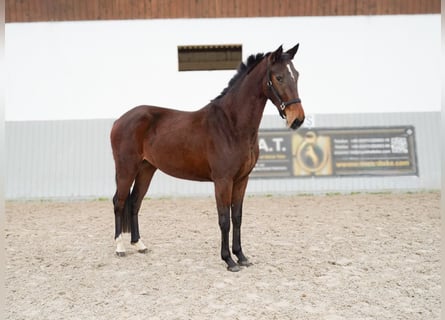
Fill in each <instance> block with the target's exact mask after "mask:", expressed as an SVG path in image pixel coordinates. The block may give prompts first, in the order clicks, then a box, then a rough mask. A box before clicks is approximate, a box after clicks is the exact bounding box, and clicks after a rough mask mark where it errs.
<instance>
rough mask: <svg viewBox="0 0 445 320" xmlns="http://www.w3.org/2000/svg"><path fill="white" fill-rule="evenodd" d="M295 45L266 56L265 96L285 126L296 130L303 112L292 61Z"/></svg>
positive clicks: (301, 122) (301, 119)
mask: <svg viewBox="0 0 445 320" xmlns="http://www.w3.org/2000/svg"><path fill="white" fill-rule="evenodd" d="M298 46H299V44H297V45H296V46H295V47H293V48H292V49H289V50H288V51H286V52H283V46H280V47H279V48H278V49H277V50H275V51H274V52H272V53H270V54H269V55H268V56H267V72H266V85H265V88H264V90H265V95H266V97H267V98H268V99H270V100H271V101H272V102H273V104H275V106H276V107H277V109H278V112H279V113H280V116H281V117H282V118H285V119H286V122H287V126H288V127H290V128H292V129H294V130H295V129H298V128H299V127H300V126H301V125H302V124H303V122H304V110H303V106H302V105H301V100H300V97H299V95H298V88H297V83H298V75H299V74H298V71H297V70H296V69H295V67H294V65H293V64H292V59H293V58H294V56H295V54H296V53H297V51H298Z"/></svg>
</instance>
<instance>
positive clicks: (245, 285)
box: [5, 192, 441, 320]
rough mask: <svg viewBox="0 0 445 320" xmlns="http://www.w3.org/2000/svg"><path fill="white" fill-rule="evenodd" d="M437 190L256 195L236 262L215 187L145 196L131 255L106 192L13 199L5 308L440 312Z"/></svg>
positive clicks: (315, 315) (260, 313)
mask: <svg viewBox="0 0 445 320" xmlns="http://www.w3.org/2000/svg"><path fill="white" fill-rule="evenodd" d="M439 200H440V194H439V193H434V192H432V193H416V194H357V195H329V196H272V197H248V198H246V200H245V206H244V216H243V226H242V239H243V248H244V252H245V253H246V255H247V256H248V257H249V258H250V260H251V261H252V262H253V263H254V265H253V266H251V267H249V268H243V269H242V270H241V271H240V272H238V273H230V272H228V271H226V269H225V264H224V263H223V261H222V260H220V258H219V250H220V233H219V227H218V223H217V215H216V210H215V203H214V201H213V199H212V198H192V199H190V198H188V199H181V198H179V199H175V198H172V199H152V200H145V201H144V203H143V205H142V210H141V213H140V229H141V235H142V238H143V240H144V242H145V244H146V245H147V247H149V252H148V253H147V254H139V253H137V252H136V251H135V250H134V249H133V248H131V247H130V246H129V240H130V238H129V235H126V237H125V239H126V244H127V250H128V252H127V256H126V257H124V258H118V257H116V256H115V254H114V249H115V248H114V241H113V230H114V218H113V213H112V206H111V202H109V201H79V202H7V203H6V232H5V234H6V257H7V261H6V279H5V282H6V290H7V292H6V318H7V319H45V320H49V319H163V320H164V319H314V320H315V319H316V320H320V319H321V320H340V319H379V320H384V319H391V320H394V319H439V316H440V257H439V254H440V237H441V234H440V204H439ZM127 241H128V242H127Z"/></svg>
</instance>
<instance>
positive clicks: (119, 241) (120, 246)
mask: <svg viewBox="0 0 445 320" xmlns="http://www.w3.org/2000/svg"><path fill="white" fill-rule="evenodd" d="M115 241H116V253H118V254H119V253H121V254H125V246H124V238H123V237H122V233H121V234H120V235H119V237H117V238H116V240H115Z"/></svg>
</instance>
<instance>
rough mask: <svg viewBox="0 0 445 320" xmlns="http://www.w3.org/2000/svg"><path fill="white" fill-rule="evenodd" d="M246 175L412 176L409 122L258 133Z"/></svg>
mask: <svg viewBox="0 0 445 320" xmlns="http://www.w3.org/2000/svg"><path fill="white" fill-rule="evenodd" d="M259 147H260V158H259V159H258V162H257V165H256V167H255V168H254V170H253V172H252V174H251V177H252V178H279V177H305V176H310V177H312V176H356V175H375V176H387V175H417V161H416V160H417V157H416V148H415V135H414V127H413V126H404V127H376V128H374V127H373V128H319V129H317V128H313V129H306V128H302V129H299V130H297V131H295V132H294V131H281V130H280V131H278V130H277V131H275V130H267V131H260V134H259Z"/></svg>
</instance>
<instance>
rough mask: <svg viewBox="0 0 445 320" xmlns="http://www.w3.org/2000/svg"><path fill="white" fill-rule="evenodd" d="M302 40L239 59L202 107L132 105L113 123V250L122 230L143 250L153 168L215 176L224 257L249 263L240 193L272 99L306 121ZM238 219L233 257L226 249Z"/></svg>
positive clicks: (292, 122)
mask: <svg viewBox="0 0 445 320" xmlns="http://www.w3.org/2000/svg"><path fill="white" fill-rule="evenodd" d="M298 46H299V44H297V45H296V46H294V47H293V48H291V49H289V50H288V51H286V52H283V47H282V46H280V47H279V48H278V49H277V50H275V51H273V52H269V53H267V54H262V53H258V54H256V55H251V56H250V57H249V58H248V59H247V62H246V63H241V64H240V66H239V68H238V71H237V73H236V74H235V76H234V77H233V78H232V79H231V80H230V82H229V85H228V86H227V88H225V89H224V90H223V91H222V93H221V94H220V95H219V96H218V97H216V98H215V99H214V100H212V101H210V102H209V103H208V104H207V105H206V106H205V107H203V108H202V109H199V110H197V111H193V112H185V111H179V110H173V109H167V108H161V107H154V106H146V105H142V106H138V107H135V108H133V109H131V110H129V111H128V112H126V113H125V114H123V115H122V116H121V117H120V118H119V119H117V120H116V121H115V122H114V124H113V127H112V129H111V134H110V138H111V146H112V149H113V157H114V162H115V169H116V185H117V188H116V193H115V195H114V197H113V204H114V216H115V242H116V254H117V255H118V256H124V255H125V246H124V244H123V239H122V233H123V232H130V233H131V244H132V245H133V246H134V247H135V248H136V249H137V250H138V251H139V252H141V253H144V252H147V247H146V246H145V245H144V243H143V242H142V240H141V238H140V235H139V222H138V213H139V209H140V207H141V202H142V200H143V198H144V196H145V194H146V193H147V190H148V187H149V185H150V181H151V179H152V177H153V174H154V173H155V171H156V170H158V169H159V170H161V171H163V172H164V173H166V174H168V175H171V176H173V177H177V178H182V179H188V180H195V181H212V182H213V183H214V188H215V189H214V192H215V198H216V208H217V212H218V223H219V227H220V229H221V258H222V259H223V260H224V261H225V262H226V263H227V269H228V270H229V271H239V270H240V266H250V265H251V263H250V262H249V260H248V259H247V258H246V256H245V255H244V253H243V250H242V249H241V231H240V228H241V219H242V209H243V199H244V194H245V190H246V187H247V181H248V179H249V174H250V172H251V171H252V169H253V168H254V166H255V164H256V162H257V160H258V155H259V148H258V128H259V126H260V121H261V118H262V116H263V111H264V107H265V105H266V102H267V100H268V99H269V100H271V101H272V102H273V103H274V104H275V106H276V107H277V109H278V112H279V114H280V116H281V117H283V118H285V119H286V122H287V126H288V127H290V128H291V129H294V130H295V129H297V128H299V127H300V126H301V125H302V124H303V122H304V117H305V116H304V111H303V107H302V105H301V100H300V97H299V95H298V89H297V80H298V76H299V74H298V72H297V70H295V68H294V66H293V64H292V59H293V58H294V56H295V54H296V52H297V50H298ZM230 220H231V221H232V224H233V239H232V253H233V254H234V255H235V256H236V257H237V258H238V263H235V261H234V260H233V259H232V256H231V254H230V250H229V231H230Z"/></svg>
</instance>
